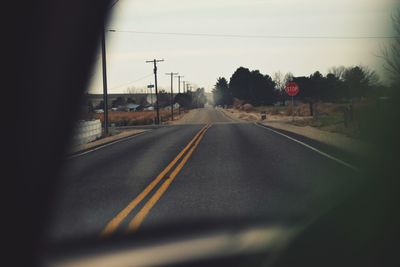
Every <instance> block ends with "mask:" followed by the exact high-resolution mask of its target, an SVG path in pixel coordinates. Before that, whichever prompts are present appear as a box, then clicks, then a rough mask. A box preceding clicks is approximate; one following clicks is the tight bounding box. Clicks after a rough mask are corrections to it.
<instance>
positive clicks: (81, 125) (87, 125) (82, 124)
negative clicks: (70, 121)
mask: <svg viewBox="0 0 400 267" xmlns="http://www.w3.org/2000/svg"><path fill="white" fill-rule="evenodd" d="M101 130H102V129H101V121H100V120H93V121H79V122H78V123H77V125H76V130H75V131H76V132H75V135H74V141H73V143H74V145H82V144H87V143H89V142H92V141H94V140H96V139H98V138H100V137H101V134H102V131H101Z"/></svg>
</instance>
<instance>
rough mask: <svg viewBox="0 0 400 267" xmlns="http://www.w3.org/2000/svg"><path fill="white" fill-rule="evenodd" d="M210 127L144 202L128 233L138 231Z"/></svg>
mask: <svg viewBox="0 0 400 267" xmlns="http://www.w3.org/2000/svg"><path fill="white" fill-rule="evenodd" d="M210 127H211V126H209V127H207V128H206V129H205V130H204V131H203V132H202V133H201V135H200V137H199V138H198V139H197V141H196V143H195V144H194V146H193V147H192V148H191V149H190V151H189V152H188V153H187V154H186V156H185V157H184V158H183V159H182V161H181V162H180V163H179V164H178V166H177V167H176V168H175V169H174V170H173V172H172V173H171V175H170V176H169V177H168V179H167V180H166V181H165V182H164V183H163V184H162V185H161V186H160V188H159V189H158V190H157V191H156V192H155V193H154V195H153V196H152V197H151V198H150V199H149V201H147V202H146V204H145V205H144V206H143V208H142V209H141V210H140V211H139V213H138V214H136V216H135V217H134V218H133V219H132V221H131V222H130V223H129V226H128V232H135V231H136V230H137V229H139V227H140V225H141V224H142V222H143V220H144V219H145V218H146V216H147V215H148V213H149V212H150V210H151V209H152V208H153V207H154V205H155V204H156V203H157V202H158V200H160V198H161V197H162V195H163V194H164V193H165V191H167V189H168V187H169V186H170V185H171V183H172V182H173V181H174V179H175V177H176V176H177V175H178V173H179V172H180V171H181V170H182V168H183V166H184V165H185V164H186V162H187V161H188V159H189V158H190V156H191V155H192V154H193V152H194V151H195V149H196V148H197V146H198V145H199V143H200V141H201V139H203V137H204V135H205V133H206V131H207V130H208V129H209V128H210Z"/></svg>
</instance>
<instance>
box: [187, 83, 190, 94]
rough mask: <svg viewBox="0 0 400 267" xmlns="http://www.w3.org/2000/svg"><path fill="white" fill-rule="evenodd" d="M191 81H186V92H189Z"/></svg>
mask: <svg viewBox="0 0 400 267" xmlns="http://www.w3.org/2000/svg"><path fill="white" fill-rule="evenodd" d="M189 86H190V83H186V93H187V92H189Z"/></svg>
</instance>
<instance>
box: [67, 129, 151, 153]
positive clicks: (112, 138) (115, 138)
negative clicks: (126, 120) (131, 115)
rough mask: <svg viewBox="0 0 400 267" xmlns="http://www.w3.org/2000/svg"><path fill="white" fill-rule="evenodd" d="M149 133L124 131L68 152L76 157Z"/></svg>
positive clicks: (140, 130)
mask: <svg viewBox="0 0 400 267" xmlns="http://www.w3.org/2000/svg"><path fill="white" fill-rule="evenodd" d="M147 131H149V129H134V130H126V131H122V132H120V133H118V134H116V135H112V136H108V137H105V138H101V139H98V140H96V141H93V142H90V143H87V144H82V145H77V146H72V147H71V148H70V150H69V151H68V154H69V155H71V156H73V155H76V154H79V153H82V152H85V151H89V150H91V149H95V148H98V147H101V146H104V145H106V144H109V143H113V142H116V141H120V140H123V139H126V138H129V137H132V136H135V135H139V134H142V133H144V132H147Z"/></svg>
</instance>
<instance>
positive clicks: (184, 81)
mask: <svg viewBox="0 0 400 267" xmlns="http://www.w3.org/2000/svg"><path fill="white" fill-rule="evenodd" d="M185 82H186V81H182V83H183V93H185Z"/></svg>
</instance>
